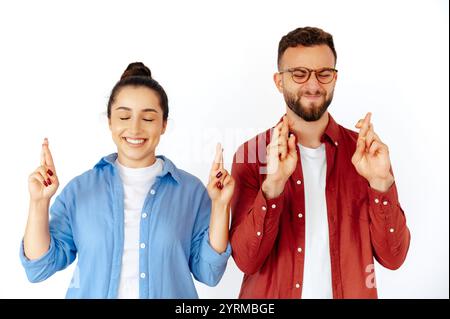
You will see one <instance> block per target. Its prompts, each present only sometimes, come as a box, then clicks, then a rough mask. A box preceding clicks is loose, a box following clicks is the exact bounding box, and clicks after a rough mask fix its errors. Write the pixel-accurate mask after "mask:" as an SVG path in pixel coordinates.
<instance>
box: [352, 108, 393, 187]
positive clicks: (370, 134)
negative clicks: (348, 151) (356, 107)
mask: <svg viewBox="0 0 450 319" xmlns="http://www.w3.org/2000/svg"><path fill="white" fill-rule="evenodd" d="M371 115H372V114H371V113H367V114H366V117H365V118H364V119H363V120H359V121H358V123H356V125H355V127H356V128H359V129H360V130H359V134H358V141H357V142H356V150H355V153H354V154H353V157H352V163H353V165H354V166H355V168H356V171H357V172H358V174H359V175H361V176H362V177H364V178H365V179H366V180H367V181H368V182H369V184H370V187H372V188H373V189H375V190H377V191H380V192H386V191H387V190H388V189H389V188H390V187H391V185H392V184H393V183H394V177H393V176H392V174H391V172H390V169H391V161H390V159H389V149H388V147H387V145H386V144H384V143H383V142H382V141H381V140H380V138H379V137H378V135H377V134H375V132H374V130H373V124H372V123H370V118H371Z"/></svg>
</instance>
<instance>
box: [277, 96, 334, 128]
mask: <svg viewBox="0 0 450 319" xmlns="http://www.w3.org/2000/svg"><path fill="white" fill-rule="evenodd" d="M305 93H308V94H311V93H310V92H304V93H302V92H299V93H298V94H297V95H296V94H292V93H289V92H284V93H283V95H284V100H285V102H286V105H287V106H288V107H289V108H290V109H291V110H292V112H294V113H295V114H297V115H298V116H299V117H300V118H302V119H303V120H305V121H306V122H314V121H317V120H319V119H320V118H321V117H322V115H323V114H324V113H325V111H326V110H327V109H328V106H330V104H331V101H332V100H333V93H334V91H332V92H331V93H330V96H329V98H328V99H327V98H326V92H320V91H317V92H315V93H314V94H315V95H317V94H320V95H321V96H323V97H325V99H324V100H323V101H322V102H321V103H320V104H318V105H316V103H314V102H310V103H309V105H305V104H304V103H302V102H301V97H302V95H304V94H305Z"/></svg>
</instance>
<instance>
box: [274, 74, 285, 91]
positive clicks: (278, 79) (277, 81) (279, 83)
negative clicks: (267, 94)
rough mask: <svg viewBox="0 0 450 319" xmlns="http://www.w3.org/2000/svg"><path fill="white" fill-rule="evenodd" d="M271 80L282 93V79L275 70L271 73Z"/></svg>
mask: <svg viewBox="0 0 450 319" xmlns="http://www.w3.org/2000/svg"><path fill="white" fill-rule="evenodd" d="M273 81H274V82H275V85H276V87H277V89H278V91H279V92H280V93H283V79H282V74H280V73H278V72H276V73H274V74H273Z"/></svg>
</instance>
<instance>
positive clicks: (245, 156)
mask: <svg viewBox="0 0 450 319" xmlns="http://www.w3.org/2000/svg"><path fill="white" fill-rule="evenodd" d="M270 135H271V130H270V129H269V130H267V131H266V132H264V133H261V134H259V135H257V136H256V137H255V138H253V139H251V140H249V141H247V142H246V143H244V144H243V145H241V146H240V148H239V149H238V151H237V152H236V153H235V155H234V159H233V167H232V172H231V174H232V176H233V177H234V179H235V181H236V188H235V191H234V196H233V199H232V202H231V211H232V224H231V230H230V241H231V246H232V254H233V258H234V260H235V262H236V264H237V266H238V267H239V268H240V269H241V270H242V271H243V272H244V273H245V274H244V280H243V283H242V287H241V291H240V294H239V297H240V298H301V295H302V281H303V267H304V256H305V254H307V253H308V252H307V251H305V250H304V247H305V218H308V212H305V194H304V188H303V183H302V182H303V173H302V166H301V161H300V154H299V149H298V147H297V154H298V164H297V168H296V169H295V171H294V173H293V174H292V175H291V177H290V178H289V180H288V182H287V183H286V185H285V188H284V191H283V193H282V194H281V195H280V196H279V197H277V198H274V199H271V200H266V199H265V197H264V195H263V193H262V191H261V185H262V183H263V181H264V179H265V176H266V175H265V174H264V173H265V167H266V147H267V145H268V144H269V143H270ZM357 138H358V134H357V133H356V132H353V131H350V130H348V129H346V128H344V127H342V126H340V125H338V124H337V123H336V122H335V121H334V120H333V118H332V117H331V115H330V116H329V123H328V126H327V128H326V130H325V133H324V134H323V136H322V138H321V141H322V143H325V149H326V160H327V174H326V189H325V192H326V201H327V211H328V225H329V240H330V258H331V272H332V287H333V297H334V298H377V291H376V287H375V285H376V284H375V278H374V266H373V264H374V257H375V259H376V260H377V261H378V262H379V263H380V264H381V265H383V266H384V267H386V268H389V269H397V268H399V267H400V266H401V265H402V263H403V261H404V260H405V258H406V253H407V251H408V248H409V242H410V234H409V230H408V227H407V226H406V220H405V215H404V212H403V210H402V208H401V207H400V203H399V201H398V195H397V189H396V185H395V183H394V184H393V185H392V186H391V187H390V189H389V190H388V191H387V192H385V193H381V192H378V191H376V190H374V189H372V188H371V187H370V186H369V184H368V182H367V180H366V179H365V178H364V177H362V176H360V175H359V174H358V173H357V172H356V169H355V168H354V166H353V164H352V162H351V158H352V156H353V153H354V151H355V149H356V140H357ZM299 247H300V248H302V249H298V248H299Z"/></svg>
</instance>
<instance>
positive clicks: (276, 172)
mask: <svg viewBox="0 0 450 319" xmlns="http://www.w3.org/2000/svg"><path fill="white" fill-rule="evenodd" d="M297 159H298V156H297V148H296V145H295V135H294V134H291V136H289V125H288V119H287V117H286V115H285V116H283V121H282V122H280V123H279V124H278V125H277V126H275V128H274V130H273V133H272V138H271V141H270V144H269V145H268V146H267V177H266V179H265V181H264V182H263V184H262V187H261V188H262V191H263V193H264V196H265V197H266V199H272V198H275V197H278V196H279V195H280V194H281V193H282V192H283V190H284V186H285V184H286V182H287V181H288V179H289V177H290V176H291V175H292V173H293V172H294V170H295V168H296V167H297Z"/></svg>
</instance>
